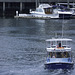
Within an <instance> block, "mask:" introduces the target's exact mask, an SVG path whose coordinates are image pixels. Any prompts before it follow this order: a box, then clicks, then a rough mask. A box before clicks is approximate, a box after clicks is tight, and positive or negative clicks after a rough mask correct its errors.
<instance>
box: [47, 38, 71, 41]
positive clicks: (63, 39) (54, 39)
mask: <svg viewBox="0 0 75 75" xmlns="http://www.w3.org/2000/svg"><path fill="white" fill-rule="evenodd" d="M46 41H72V39H67V38H57V39H56V38H52V39H47V40H46Z"/></svg>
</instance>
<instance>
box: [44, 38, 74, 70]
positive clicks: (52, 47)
mask: <svg viewBox="0 0 75 75" xmlns="http://www.w3.org/2000/svg"><path fill="white" fill-rule="evenodd" d="M71 41H72V39H67V38H52V39H47V40H46V42H47V48H46V49H47V59H46V62H45V68H46V69H71V68H73V65H74V62H73V59H72V51H71V47H70V42H71Z"/></svg>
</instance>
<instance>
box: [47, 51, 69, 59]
mask: <svg viewBox="0 0 75 75" xmlns="http://www.w3.org/2000/svg"><path fill="white" fill-rule="evenodd" d="M48 57H49V58H69V57H70V53H69V52H49V54H48Z"/></svg>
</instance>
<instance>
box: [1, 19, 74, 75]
mask: <svg viewBox="0 0 75 75" xmlns="http://www.w3.org/2000/svg"><path fill="white" fill-rule="evenodd" d="M62 23H63V20H59V19H55V20H53V19H52V20H39V19H0V75H75V69H73V70H66V71H65V70H61V69H60V70H51V71H49V70H45V69H44V62H45V59H46V49H45V47H46V46H45V40H46V39H48V38H52V37H54V36H55V33H58V36H59V37H61V33H62V32H61V30H62ZM63 30H64V37H67V38H68V37H69V38H72V39H73V42H72V44H71V45H72V50H73V59H75V51H74V50H75V48H74V46H75V20H74V19H70V20H64V24H63Z"/></svg>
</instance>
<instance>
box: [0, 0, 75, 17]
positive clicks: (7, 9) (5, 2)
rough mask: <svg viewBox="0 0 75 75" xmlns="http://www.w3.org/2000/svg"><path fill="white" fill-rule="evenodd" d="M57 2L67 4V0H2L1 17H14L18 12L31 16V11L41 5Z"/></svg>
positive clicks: (0, 1)
mask: <svg viewBox="0 0 75 75" xmlns="http://www.w3.org/2000/svg"><path fill="white" fill-rule="evenodd" d="M36 2H37V3H36ZM57 2H66V3H67V0H66V1H65V0H63V1H62V0H59V1H58V0H0V17H3V16H6V17H8V16H11V17H14V16H15V15H16V11H18V12H19V13H26V14H29V10H30V9H35V8H36V7H37V6H38V4H39V3H48V4H55V3H57ZM69 2H71V3H74V2H75V0H73V1H72V0H69Z"/></svg>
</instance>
